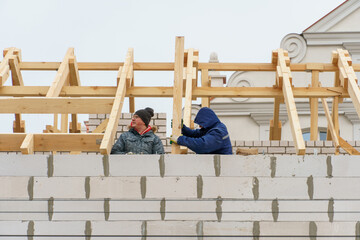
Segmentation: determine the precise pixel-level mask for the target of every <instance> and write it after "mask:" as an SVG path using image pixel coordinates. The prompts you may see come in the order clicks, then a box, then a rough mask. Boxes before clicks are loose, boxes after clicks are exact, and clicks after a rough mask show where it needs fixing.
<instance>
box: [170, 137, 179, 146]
mask: <svg viewBox="0 0 360 240" xmlns="http://www.w3.org/2000/svg"><path fill="white" fill-rule="evenodd" d="M178 138H179V136H176V135H171V136H170V144H173V143H176V144H177V140H178Z"/></svg>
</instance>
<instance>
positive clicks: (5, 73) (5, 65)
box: [0, 48, 15, 86]
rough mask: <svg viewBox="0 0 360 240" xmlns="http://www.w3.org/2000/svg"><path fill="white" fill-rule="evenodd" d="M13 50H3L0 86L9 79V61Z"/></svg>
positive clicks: (0, 66) (0, 64)
mask: <svg viewBox="0 0 360 240" xmlns="http://www.w3.org/2000/svg"><path fill="white" fill-rule="evenodd" d="M14 50H15V48H8V49H5V50H4V58H3V60H2V61H1V63H0V86H3V85H4V84H5V82H6V80H7V79H8V77H9V71H10V66H9V59H10V58H11V57H12V56H13V53H14Z"/></svg>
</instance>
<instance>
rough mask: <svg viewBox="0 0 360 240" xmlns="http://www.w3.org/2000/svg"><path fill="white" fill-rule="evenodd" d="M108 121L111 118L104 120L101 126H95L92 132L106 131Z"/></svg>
mask: <svg viewBox="0 0 360 240" xmlns="http://www.w3.org/2000/svg"><path fill="white" fill-rule="evenodd" d="M108 123H109V119H108V118H107V119H105V120H104V121H102V123H101V124H100V125H99V126H97V128H95V130H94V131H92V133H102V132H104V131H105V130H106V127H107V125H108Z"/></svg>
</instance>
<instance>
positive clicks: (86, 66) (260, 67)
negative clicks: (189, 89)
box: [20, 62, 360, 72]
mask: <svg viewBox="0 0 360 240" xmlns="http://www.w3.org/2000/svg"><path fill="white" fill-rule="evenodd" d="M60 64H61V63H60V62H21V63H20V69H21V70H29V71H36V70H58V68H59V66H60ZM321 64H322V65H323V71H324V72H334V71H336V70H337V67H336V66H334V65H333V64H332V63H321ZM123 65H124V63H123V62H78V67H79V70H87V71H117V70H118V69H119V67H120V66H123ZM353 68H354V70H355V71H360V64H353ZM198 69H199V70H203V69H212V70H214V71H275V70H276V66H274V65H273V64H272V63H199V66H198ZM290 69H291V71H292V72H303V71H306V70H313V69H308V68H307V66H306V64H305V63H291V64H290ZM134 70H136V71H173V70H174V63H173V62H156V63H154V62H134Z"/></svg>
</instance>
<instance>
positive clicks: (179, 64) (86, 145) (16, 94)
mask: <svg viewBox="0 0 360 240" xmlns="http://www.w3.org/2000/svg"><path fill="white" fill-rule="evenodd" d="M3 56H4V57H3V59H2V61H1V63H0V96H1V98H0V106H1V107H0V113H12V114H15V121H14V126H13V133H1V134H0V151H21V152H22V153H23V154H31V153H33V152H34V151H52V152H55V151H70V152H72V153H79V152H81V151H93V152H100V153H101V154H104V155H106V154H110V151H111V147H112V145H113V144H114V139H115V133H116V130H117V125H118V122H119V117H120V114H121V111H122V107H123V103H124V99H125V97H128V98H129V109H130V112H134V110H135V98H136V97H165V98H172V99H173V125H172V134H176V135H179V134H180V133H181V124H182V121H181V119H183V123H184V124H186V125H187V126H191V104H192V100H194V99H196V98H198V97H201V98H202V101H201V102H202V106H209V105H210V101H209V99H210V98H211V97H212V98H213V97H231V98H232V97H243V98H273V99H274V117H273V119H272V120H271V121H270V140H280V139H281V129H282V126H281V121H280V120H279V111H280V110H279V109H280V104H282V103H285V105H286V109H287V113H288V118H289V121H290V125H291V131H292V137H293V140H294V146H295V149H296V153H297V154H299V155H303V154H305V150H306V149H305V143H304V139H303V136H302V132H301V126H300V122H299V117H298V114H297V110H296V104H295V103H296V102H295V98H309V100H310V109H311V129H310V133H311V136H310V137H311V140H317V132H318V123H317V122H318V118H317V116H318V98H320V99H321V101H322V104H323V108H324V110H325V114H326V118H327V121H328V139H332V140H333V142H334V146H335V147H336V149H338V148H339V147H343V148H344V149H345V150H346V151H347V152H348V153H349V154H359V152H358V151H356V150H355V149H354V148H353V147H351V146H350V145H349V144H348V143H347V142H346V141H345V140H344V139H342V138H341V137H340V135H339V123H338V104H339V102H341V101H342V99H343V98H351V99H352V101H353V103H354V106H355V109H356V111H357V113H358V115H359V116H360V91H359V87H358V85H357V78H356V75H355V71H360V64H352V61H351V58H350V55H349V53H348V52H347V51H345V50H342V49H339V50H337V51H335V52H333V53H332V62H331V63H307V64H292V63H291V62H290V59H289V56H288V53H287V52H286V51H285V50H283V49H277V50H274V51H273V52H272V60H271V63H200V62H199V51H198V50H195V49H193V48H189V49H184V38H183V37H176V42H175V61H174V62H164V63H152V62H147V63H144V62H134V50H133V49H132V48H129V49H128V51H127V54H126V58H125V61H124V62H112V63H106V62H103V63H100V62H77V61H76V57H75V54H74V49H73V48H69V49H68V50H67V52H66V54H65V57H64V58H63V61H62V62H23V61H22V59H21V51H20V49H17V48H7V49H5V50H4V54H3ZM31 70H55V71H57V74H56V76H55V78H54V81H53V82H52V84H51V86H24V83H23V78H22V74H21V72H22V71H31ZM82 70H98V71H99V70H101V71H117V72H118V75H117V80H118V81H117V86H110V87H109V86H82V85H81V84H80V78H79V71H82ZM209 70H211V71H272V72H275V73H276V80H275V85H274V86H273V87H211V86H210V81H211V79H210V78H209ZM134 71H173V72H174V84H173V86H172V87H142V86H135V85H134ZM301 71H311V73H312V79H311V86H309V87H294V86H293V84H292V80H293V78H292V72H301ZM199 72H200V73H201V86H197V82H198V73H199ZM320 72H335V73H336V75H335V84H334V87H322V86H321V84H320V82H319V73H320ZM10 73H11V79H12V85H11V86H4V84H5V82H6V81H7V79H8V78H9V76H10ZM183 98H184V99H185V104H184V109H183V105H182V100H183ZM326 98H332V99H333V104H332V112H330V110H329V107H328V105H327V101H326ZM182 110H183V115H182ZM28 113H35V114H41V113H43V114H54V124H53V125H47V126H46V127H45V130H44V133H25V123H24V121H23V120H21V114H28ZM89 113H107V114H109V116H110V117H109V118H108V119H106V121H104V122H103V123H102V124H101V125H100V126H99V127H98V128H97V129H96V130H95V131H93V133H80V128H81V125H80V123H78V120H77V114H89ZM58 114H61V115H62V117H61V126H60V128H58ZM68 114H71V122H69V120H68ZM171 152H172V153H175V154H176V153H186V152H187V149H186V148H180V147H179V146H177V145H176V144H173V145H172V150H171Z"/></svg>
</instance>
